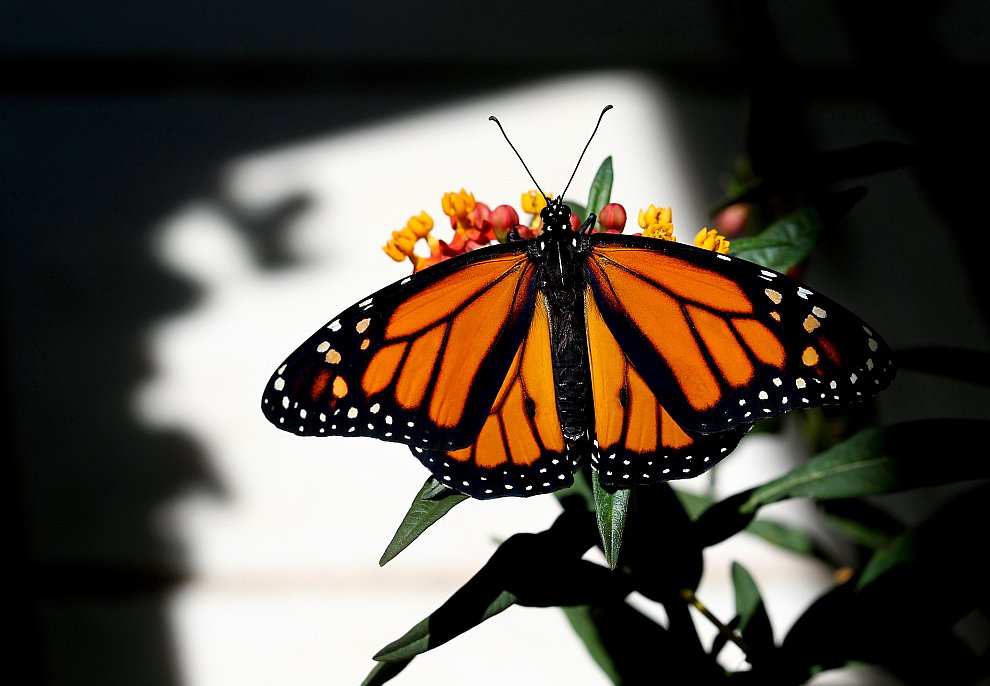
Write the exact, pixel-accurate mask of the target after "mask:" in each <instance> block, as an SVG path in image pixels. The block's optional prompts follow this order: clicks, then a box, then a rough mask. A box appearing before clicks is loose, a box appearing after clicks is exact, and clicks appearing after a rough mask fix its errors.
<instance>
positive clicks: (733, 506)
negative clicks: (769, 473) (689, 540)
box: [694, 489, 756, 548]
mask: <svg viewBox="0 0 990 686" xmlns="http://www.w3.org/2000/svg"><path fill="white" fill-rule="evenodd" d="M754 490H755V489H749V490H747V491H742V492H740V493H736V494H735V495H732V496H729V497H728V498H726V499H724V500H720V501H718V502H717V503H715V504H713V505H711V506H710V507H708V508H707V509H706V510H704V511H703V512H702V513H701V514H700V515H699V516H698V518H697V519H696V520H695V522H694V533H695V539H696V540H697V541H698V545H700V546H701V547H703V548H707V547H709V546H713V545H715V544H716V543H721V542H722V541H724V540H727V539H729V538H731V537H732V536H735V535H736V534H737V533H739V532H740V531H742V530H743V529H745V528H746V527H747V526H749V525H750V523H751V522H752V521H753V518H754V517H755V516H756V513H755V511H752V512H749V511H744V510H743V509H742V506H743V505H744V504H745V503H747V502H748V501H749V500H750V498H751V497H752V494H753V491H754Z"/></svg>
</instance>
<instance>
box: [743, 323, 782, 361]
mask: <svg viewBox="0 0 990 686" xmlns="http://www.w3.org/2000/svg"><path fill="white" fill-rule="evenodd" d="M732 325H733V326H735V327H736V331H738V332H739V335H740V336H741V337H742V339H743V341H744V342H745V343H746V346H747V347H748V348H749V349H750V351H752V353H753V355H755V356H756V359H758V360H759V361H760V362H763V363H764V364H769V365H772V366H774V367H777V368H780V367H783V366H784V360H785V359H786V357H787V354H786V352H785V351H784V346H783V345H781V343H780V340H779V339H778V338H777V337H776V336H774V335H773V332H772V331H770V329H768V328H767V327H766V326H764V325H763V324H761V323H760V322H758V321H756V320H755V319H733V320H732Z"/></svg>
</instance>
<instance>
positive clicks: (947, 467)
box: [739, 419, 990, 513]
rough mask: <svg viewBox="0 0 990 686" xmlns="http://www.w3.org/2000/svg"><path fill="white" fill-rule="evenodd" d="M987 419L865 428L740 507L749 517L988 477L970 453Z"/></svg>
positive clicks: (982, 462)
mask: <svg viewBox="0 0 990 686" xmlns="http://www.w3.org/2000/svg"><path fill="white" fill-rule="evenodd" d="M988 431H990V421H981V420H975V419H927V420H919V421H914V422H907V423H903V424H898V425H895V426H892V427H889V428H887V429H881V428H872V429H865V430H863V431H860V432H859V433H857V434H855V435H854V436H852V437H851V438H849V439H848V440H846V441H844V442H843V443H840V444H838V445H836V446H834V447H833V448H830V449H829V450H826V451H825V452H823V453H820V454H819V455H817V456H815V457H814V458H812V459H811V460H809V461H808V462H806V463H804V464H803V465H800V466H799V467H797V468H796V469H794V470H792V471H791V472H789V473H788V474H785V475H784V476H782V477H780V478H778V479H774V480H773V481H771V482H769V483H767V484H764V485H763V486H760V487H759V488H757V489H756V490H755V491H753V493H752V495H751V496H750V498H749V499H748V500H746V502H744V503H742V504H741V505H740V508H739V509H740V511H741V512H743V513H753V512H755V511H756V510H757V509H759V508H760V507H762V506H763V505H767V504H769V503H773V502H777V501H779V500H785V499H787V498H801V497H812V498H819V499H828V498H855V497H862V496H867V495H877V494H881V493H893V492H897V491H903V490H907V489H911V488H919V487H923V486H936V485H941V484H947V483H953V482H957V481H967V480H971V479H980V478H986V477H990V457H986V456H985V455H980V454H976V455H974V454H973V448H974V446H977V445H982V442H983V440H984V437H985V436H986V435H987V432H988Z"/></svg>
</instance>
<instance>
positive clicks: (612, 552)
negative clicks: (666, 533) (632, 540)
mask: <svg viewBox="0 0 990 686" xmlns="http://www.w3.org/2000/svg"><path fill="white" fill-rule="evenodd" d="M591 483H592V491H593V493H594V495H595V518H596V519H597V520H598V532H599V533H600V534H601V537H602V551H603V552H604V553H605V560H606V562H608V566H609V567H610V568H612V569H615V565H616V564H618V561H619V549H620V548H621V546H622V532H623V530H624V529H625V526H626V514H627V513H628V511H629V489H628V488H620V489H618V490H617V491H616V492H615V493H609V492H608V491H606V490H605V489H604V488H602V486H601V482H600V481H599V479H598V472H594V474H593V476H592V480H591Z"/></svg>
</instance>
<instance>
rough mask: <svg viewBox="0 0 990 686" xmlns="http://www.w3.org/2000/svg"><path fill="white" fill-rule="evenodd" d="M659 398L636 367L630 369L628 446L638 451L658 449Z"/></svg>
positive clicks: (645, 451) (646, 451) (627, 414)
mask: <svg viewBox="0 0 990 686" xmlns="http://www.w3.org/2000/svg"><path fill="white" fill-rule="evenodd" d="M657 407H658V405H657V398H656V396H655V395H653V392H652V391H650V389H649V388H648V387H647V386H646V382H645V381H643V377H641V376H640V375H639V374H637V373H636V371H635V370H634V369H631V368H630V370H629V408H628V410H627V412H626V416H627V417H628V418H629V423H628V426H627V428H626V441H625V442H626V448H627V449H628V450H632V451H633V452H637V453H648V452H654V451H655V450H656V449H657V431H658V430H659V428H660V427H658V426H657Z"/></svg>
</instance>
